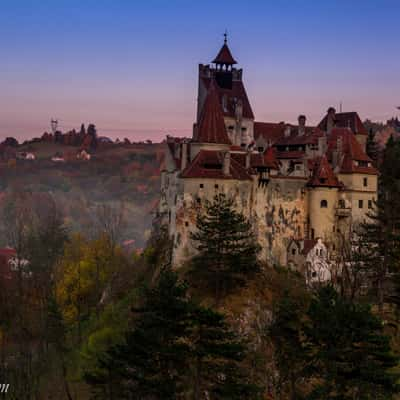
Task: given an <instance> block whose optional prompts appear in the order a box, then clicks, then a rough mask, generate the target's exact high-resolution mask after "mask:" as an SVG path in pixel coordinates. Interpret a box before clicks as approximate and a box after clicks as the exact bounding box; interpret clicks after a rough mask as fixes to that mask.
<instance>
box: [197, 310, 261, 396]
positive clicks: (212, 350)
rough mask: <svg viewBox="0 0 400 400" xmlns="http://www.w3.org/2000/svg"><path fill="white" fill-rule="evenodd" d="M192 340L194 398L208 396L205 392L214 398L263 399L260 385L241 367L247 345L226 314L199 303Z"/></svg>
mask: <svg viewBox="0 0 400 400" xmlns="http://www.w3.org/2000/svg"><path fill="white" fill-rule="evenodd" d="M189 343H190V347H191V359H192V362H191V363H190V364H191V365H192V366H193V367H192V369H193V377H192V380H193V400H202V399H204V398H205V393H208V395H209V397H210V398H211V399H213V400H214V399H215V400H217V399H218V400H219V399H221V400H222V399H229V400H236V399H237V400H239V399H240V400H244V399H252V400H255V399H257V398H259V395H260V388H259V387H257V386H256V385H255V384H254V383H252V382H251V381H250V379H249V377H248V376H247V375H246V373H245V372H244V370H243V368H242V367H241V366H240V363H241V362H242V361H243V359H244V357H245V355H246V348H245V346H244V344H243V343H242V342H241V340H240V339H239V338H238V337H237V335H236V334H235V333H233V332H232V330H231V329H230V328H229V326H228V324H227V323H226V321H225V317H224V316H223V315H222V314H220V313H218V312H216V311H213V310H212V309H210V308H204V307H201V306H195V307H194V309H193V312H192V328H191V331H190V335H189Z"/></svg>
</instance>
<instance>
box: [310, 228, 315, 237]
mask: <svg viewBox="0 0 400 400" xmlns="http://www.w3.org/2000/svg"><path fill="white" fill-rule="evenodd" d="M314 236H315V231H314V228H311V239H314Z"/></svg>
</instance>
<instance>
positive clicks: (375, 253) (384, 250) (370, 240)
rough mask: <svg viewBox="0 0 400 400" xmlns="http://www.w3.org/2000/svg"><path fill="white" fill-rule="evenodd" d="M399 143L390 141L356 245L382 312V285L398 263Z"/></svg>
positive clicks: (383, 299)
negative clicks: (371, 277) (370, 205)
mask: <svg viewBox="0 0 400 400" xmlns="http://www.w3.org/2000/svg"><path fill="white" fill-rule="evenodd" d="M399 158H400V143H398V142H395V141H394V140H393V138H391V139H390V140H389V141H388V143H387V146H386V149H385V151H384V154H383V159H382V164H381V171H380V172H381V175H380V179H379V194H378V199H377V201H375V204H374V208H373V210H372V211H371V212H370V213H369V214H368V217H369V219H368V220H367V221H366V222H364V223H363V224H361V229H360V232H359V236H360V237H359V240H358V244H359V247H360V255H361V258H362V260H363V263H364V265H365V267H366V269H367V270H368V271H369V272H370V273H371V274H372V276H373V283H374V285H373V287H374V289H375V290H376V293H377V298H378V305H379V308H380V310H381V311H382V308H383V304H384V301H385V291H386V289H385V283H386V282H387V279H388V274H389V273H394V272H396V273H397V272H398V271H399V263H400V165H399V163H398V160H399Z"/></svg>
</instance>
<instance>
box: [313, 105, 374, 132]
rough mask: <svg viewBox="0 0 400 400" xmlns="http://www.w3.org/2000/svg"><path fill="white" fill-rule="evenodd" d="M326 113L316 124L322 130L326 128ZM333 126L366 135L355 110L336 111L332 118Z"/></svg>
mask: <svg viewBox="0 0 400 400" xmlns="http://www.w3.org/2000/svg"><path fill="white" fill-rule="evenodd" d="M327 122H328V115H325V117H324V118H323V119H322V121H321V122H320V123H319V124H318V128H319V129H322V130H323V131H326V130H327ZM334 123H335V127H337V128H349V129H351V131H352V132H353V133H355V134H356V135H368V131H367V130H366V128H365V126H364V124H363V123H362V121H361V119H360V117H359V115H358V113H357V112H355V111H351V112H342V113H336V114H335V118H334Z"/></svg>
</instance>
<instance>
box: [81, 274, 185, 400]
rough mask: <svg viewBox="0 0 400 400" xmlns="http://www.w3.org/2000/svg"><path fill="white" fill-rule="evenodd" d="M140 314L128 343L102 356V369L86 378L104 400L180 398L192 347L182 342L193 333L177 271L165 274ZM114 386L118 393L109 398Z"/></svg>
mask: <svg viewBox="0 0 400 400" xmlns="http://www.w3.org/2000/svg"><path fill="white" fill-rule="evenodd" d="M138 311H140V313H139V314H140V315H139V317H138V319H137V321H136V324H135V327H134V329H133V330H131V331H129V332H128V333H127V334H126V337H125V343H124V344H121V345H119V346H114V347H112V348H111V349H110V350H109V351H108V352H107V353H106V354H102V355H100V357H99V363H98V370H97V371H94V372H88V373H87V374H86V375H85V379H86V381H87V382H88V383H89V384H91V385H92V386H93V387H94V389H95V391H96V392H97V393H99V394H101V395H103V396H104V397H103V398H109V399H112V398H118V399H119V398H131V397H129V396H132V397H133V398H137V399H160V400H161V399H165V400H168V399H175V398H176V396H177V394H178V393H180V392H182V391H183V387H182V379H183V376H184V375H185V371H186V367H187V365H186V364H185V359H186V356H187V352H188V345H187V344H186V343H185V342H184V341H183V340H181V339H182V338H183V337H185V335H186V330H187V329H188V315H189V303H188V301H187V299H186V286H185V285H184V284H182V283H178V281H177V276H176V275H175V274H173V273H172V272H164V273H162V274H161V276H160V280H159V283H158V285H157V286H156V287H155V288H154V289H149V290H147V291H146V292H145V303H144V305H143V307H142V308H141V309H140V310H138ZM115 382H117V385H115V384H114V383H115ZM110 383H113V384H112V385H111V384H110ZM110 387H114V388H115V387H117V388H119V393H117V394H115V393H110ZM116 395H117V396H118V397H114V396H116Z"/></svg>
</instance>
